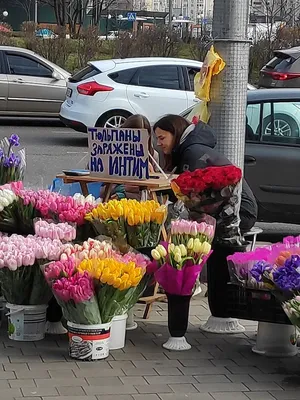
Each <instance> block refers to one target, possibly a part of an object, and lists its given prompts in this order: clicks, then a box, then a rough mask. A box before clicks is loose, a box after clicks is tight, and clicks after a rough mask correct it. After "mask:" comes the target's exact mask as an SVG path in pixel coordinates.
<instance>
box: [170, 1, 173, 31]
mask: <svg viewBox="0 0 300 400" xmlns="http://www.w3.org/2000/svg"><path fill="white" fill-rule="evenodd" d="M172 20H173V0H169V29H170V32H172Z"/></svg>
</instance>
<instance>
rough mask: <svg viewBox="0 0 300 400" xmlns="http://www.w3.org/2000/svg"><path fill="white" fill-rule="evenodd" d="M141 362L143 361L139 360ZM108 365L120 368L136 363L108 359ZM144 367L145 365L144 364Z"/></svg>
mask: <svg viewBox="0 0 300 400" xmlns="http://www.w3.org/2000/svg"><path fill="white" fill-rule="evenodd" d="M141 362H145V361H141ZM109 365H110V366H111V368H122V369H126V368H134V367H136V365H134V364H133V363H132V362H131V361H109ZM145 367H146V365H145ZM94 368H95V367H94Z"/></svg>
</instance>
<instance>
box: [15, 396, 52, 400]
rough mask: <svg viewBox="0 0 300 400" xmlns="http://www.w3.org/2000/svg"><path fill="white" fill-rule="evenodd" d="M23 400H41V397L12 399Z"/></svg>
mask: <svg viewBox="0 0 300 400" xmlns="http://www.w3.org/2000/svg"><path fill="white" fill-rule="evenodd" d="M51 398H52V399H53V397H51ZM24 399H26V400H42V398H41V397H25V398H24V397H23V396H22V397H14V400H24Z"/></svg>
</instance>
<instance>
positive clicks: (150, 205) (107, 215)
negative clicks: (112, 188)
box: [86, 199, 167, 253]
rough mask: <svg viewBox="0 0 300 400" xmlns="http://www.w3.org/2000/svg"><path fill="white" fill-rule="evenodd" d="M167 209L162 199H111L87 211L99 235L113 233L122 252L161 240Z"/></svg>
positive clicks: (154, 243)
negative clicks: (162, 203)
mask: <svg viewBox="0 0 300 400" xmlns="http://www.w3.org/2000/svg"><path fill="white" fill-rule="evenodd" d="M166 215H167V209H166V207H165V206H160V205H159V203H157V202H155V201H153V200H151V201H141V202H138V201H137V200H127V199H122V200H120V201H119V200H110V201H109V202H107V203H105V204H102V203H101V204H99V205H98V207H96V208H94V209H93V210H92V212H90V213H88V214H87V215H86V219H87V220H88V221H90V222H91V223H92V225H93V227H94V229H95V231H96V233H97V234H98V235H99V234H100V235H101V234H106V235H107V236H109V237H111V238H112V239H113V241H114V243H115V244H116V246H118V248H119V249H120V250H121V251H122V252H124V253H125V252H126V251H127V250H128V247H129V246H131V247H133V248H134V249H139V248H144V247H153V246H155V245H156V244H157V243H158V242H159V237H160V233H161V229H162V225H163V223H164V222H165V219H166Z"/></svg>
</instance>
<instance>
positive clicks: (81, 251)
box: [60, 238, 115, 265]
mask: <svg viewBox="0 0 300 400" xmlns="http://www.w3.org/2000/svg"><path fill="white" fill-rule="evenodd" d="M112 256H115V251H114V250H113V248H112V245H111V244H110V243H108V242H106V241H102V242H101V241H99V240H96V239H90V238H89V239H88V240H86V241H85V242H83V243H82V244H75V245H73V244H70V243H68V244H66V245H65V246H64V248H63V251H62V253H61V256H60V259H61V260H62V261H66V260H68V259H69V258H73V259H74V260H75V264H76V265H78V264H79V263H80V262H81V261H82V260H89V259H94V258H98V259H100V260H104V259H105V258H110V257H112Z"/></svg>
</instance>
